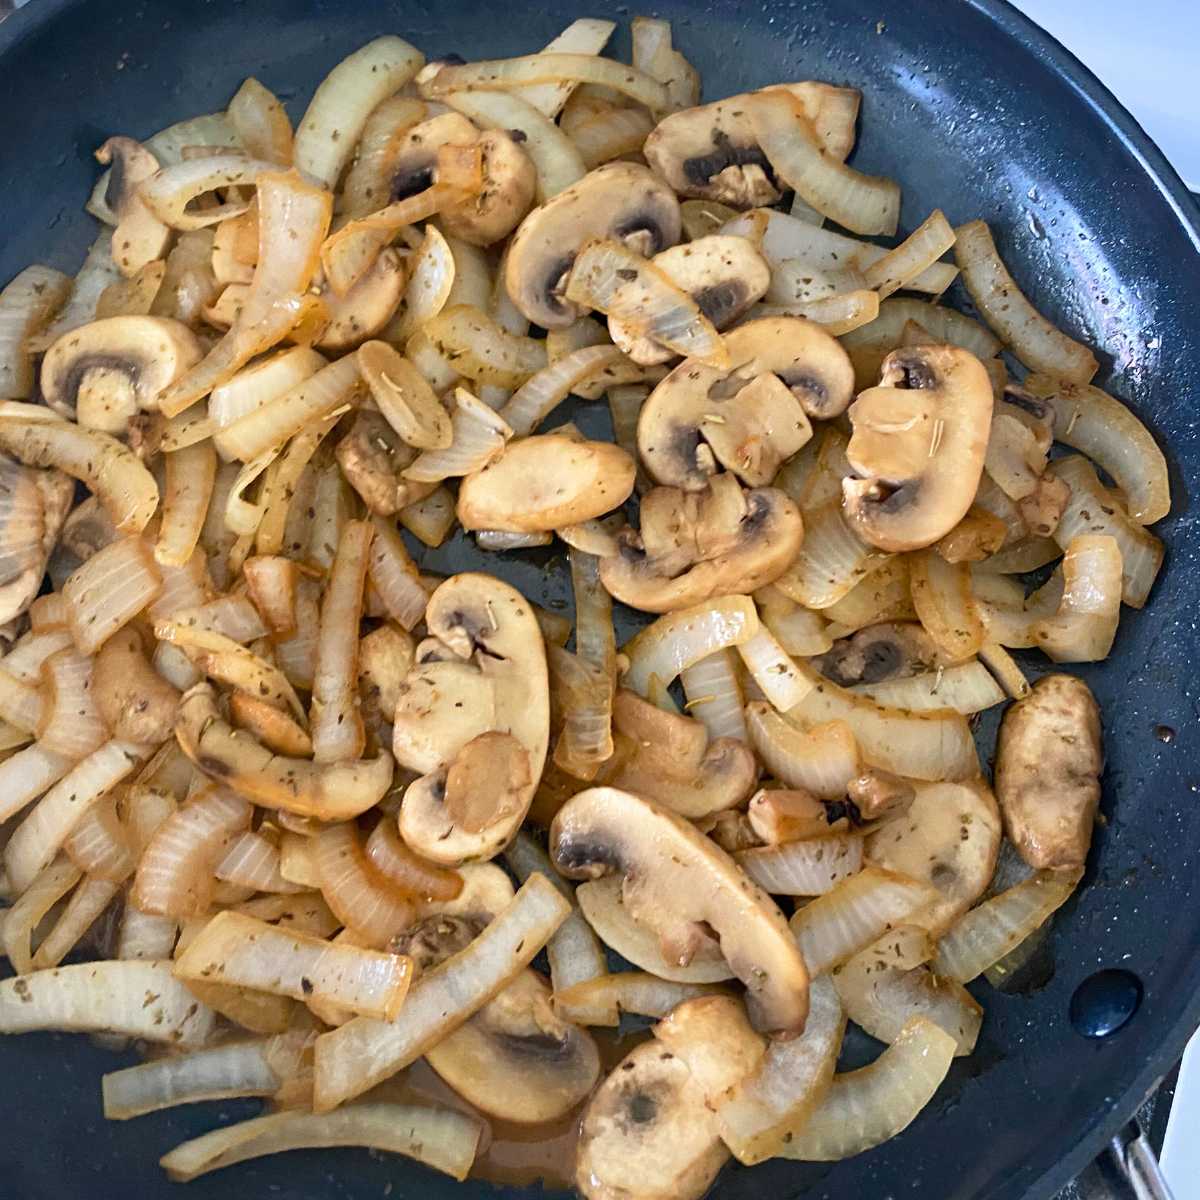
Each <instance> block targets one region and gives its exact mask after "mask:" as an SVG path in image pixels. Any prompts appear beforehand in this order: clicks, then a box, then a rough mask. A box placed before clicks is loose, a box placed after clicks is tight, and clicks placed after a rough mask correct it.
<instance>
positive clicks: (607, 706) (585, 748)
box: [546, 646, 613, 779]
mask: <svg viewBox="0 0 1200 1200" xmlns="http://www.w3.org/2000/svg"><path fill="white" fill-rule="evenodd" d="M546 663H547V666H548V667H549V670H550V688H551V696H552V699H553V704H554V707H555V710H556V712H558V713H559V714H560V715H561V719H562V735H561V736H560V737H559V740H558V744H557V745H556V746H555V749H554V761H555V762H556V763H557V764H558V766H560V767H561V768H562V769H563V770H564V771H566V772H567V773H568V774H570V775H574V776H575V777H576V778H577V779H594V778H595V775H596V771H597V769H598V768H599V766H600V764H601V763H604V762H607V761H608V759H610V758H611V757H612V754H613V739H612V696H613V686H612V677H611V676H609V675H608V674H606V673H605V672H603V671H601V670H600V669H599V668H598V667H597V666H596V665H595V664H594V663H590V662H585V661H584V660H583V659H582V658H580V657H579V656H578V655H577V654H572V653H570V652H569V651H567V650H564V649H562V647H560V646H547V647H546Z"/></svg>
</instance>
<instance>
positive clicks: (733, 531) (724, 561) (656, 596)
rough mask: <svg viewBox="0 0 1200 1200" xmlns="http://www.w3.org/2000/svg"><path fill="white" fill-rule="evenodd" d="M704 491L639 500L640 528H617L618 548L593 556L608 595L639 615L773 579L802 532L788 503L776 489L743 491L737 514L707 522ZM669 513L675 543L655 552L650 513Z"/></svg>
mask: <svg viewBox="0 0 1200 1200" xmlns="http://www.w3.org/2000/svg"><path fill="white" fill-rule="evenodd" d="M707 495H708V494H707V493H700V495H699V501H700V503H697V499H698V498H697V496H696V494H695V493H687V492H681V491H679V490H678V489H676V488H655V489H653V490H652V491H651V492H649V493H648V494H647V495H646V496H645V497H643V500H642V532H641V533H640V534H638V533H636V532H634V531H633V530H631V529H626V530H622V532H621V533H619V534H618V535H617V545H618V551H617V553H616V554H612V555H609V556H608V557H607V558H602V559H601V560H600V579H601V582H602V583H603V584H604V586H605V588H606V589H607V590H608V592H609V594H610V595H612V596H613V597H615V598H616V599H617V600H620V601H622V602H623V603H625V604H628V605H629V606H630V607H631V608H637V609H641V610H642V611H643V612H657V613H662V612H670V611H672V610H673V609H677V608H687V607H688V606H689V605H692V604H699V603H701V602H702V601H704V600H707V599H709V598H710V597H712V596H720V595H735V594H743V593H748V592H752V591H755V590H757V589H758V588H760V587H764V586H765V585H766V584H768V583H772V582H774V580H776V579H778V578H779V577H780V575H782V574H783V573H784V571H786V570H787V569H788V567H789V566H791V564H792V562H793V561H794V559H795V557H796V555H797V553H798V552H799V550H800V543H801V541H802V540H803V537H804V522H803V520H802V518H801V516H800V510H799V509H798V508H797V507H796V505H795V502H794V501H793V500H792V499H791V498H790V497H788V496H787V495H785V494H784V493H783V492H781V491H779V490H778V489H776V488H755V489H754V490H753V491H749V492H746V493H745V494H744V502H743V503H742V504H741V505H739V506H738V508H737V510H736V511H733V512H731V513H727V515H725V516H723V517H721V518H720V519H714V515H715V514H714V508H713V506H711V505H706V504H705V503H704V499H705V497H706V496H707ZM663 511H665V512H666V513H672V514H675V518H676V519H675V528H676V530H677V531H678V534H679V541H678V543H677V545H676V546H675V547H674V548H673V549H671V550H669V551H668V552H667V553H665V554H656V553H653V552H652V551H653V550H654V549H655V548H656V546H655V543H654V540H653V536H652V532H651V530H652V526H650V525H649V524H648V522H649V520H650V517H651V516H653V517H654V518H655V521H656V522H657V520H658V513H660V512H663Z"/></svg>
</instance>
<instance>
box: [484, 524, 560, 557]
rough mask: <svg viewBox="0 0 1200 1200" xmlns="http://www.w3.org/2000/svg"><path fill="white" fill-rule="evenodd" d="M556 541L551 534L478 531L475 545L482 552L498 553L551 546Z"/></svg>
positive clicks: (501, 530) (491, 530)
mask: <svg viewBox="0 0 1200 1200" xmlns="http://www.w3.org/2000/svg"><path fill="white" fill-rule="evenodd" d="M552 541H554V535H553V534H551V533H509V532H508V530H506V529H477V530H476V531H475V544H476V545H477V546H478V547H479V548H480V550H492V551H495V552H497V553H499V552H502V551H504V550H530V549H532V548H533V547H535V546H549V545H550V543H551V542H552Z"/></svg>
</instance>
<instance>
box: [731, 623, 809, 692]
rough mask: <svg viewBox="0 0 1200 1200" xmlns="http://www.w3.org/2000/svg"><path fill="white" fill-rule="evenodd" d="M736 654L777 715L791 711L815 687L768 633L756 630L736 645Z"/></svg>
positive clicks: (760, 629) (766, 630) (768, 631)
mask: <svg viewBox="0 0 1200 1200" xmlns="http://www.w3.org/2000/svg"><path fill="white" fill-rule="evenodd" d="M737 651H738V654H740V655H741V658H742V662H743V663H744V664H745V666H746V670H747V671H749V672H750V676H751V678H752V679H753V680H754V682H755V683H756V684H758V686H759V689H760V690H761V691H762V694H763V695H764V696H765V697H766V698H767V699H768V700H770V702H771V703H772V704H773V705H774V706H775V707H776V708H777V709H779V710H780V711H781V712H787V711H788V709H791V708H795V706H796V705H797V704H799V703H800V701H801V700H803V699H804V697H805V696H807V695H808V693H809V692H810V691H812V689H813V687H815V686H816V685H815V682H814V681H813V679H812V678H811V676H809V675H805V674H802V673H801V672H800V671H799V670H798V668H797V667H796V664H795V662H794V661H793V660H792V658H791V656H790V655H788V654H787V653H786V651H785V650H784V649H783V647H782V646H781V645H780V644H779V643H778V642H777V641H776V640H775V637H774V635H773V634H772V633H771V631H770V630H769V629H766V628H764V627H761V626H760V627H759V630H758V632H757V633H756V634H755V635H754V636H753V637H752V638H750V639H749V640H747V641H745V642H741V643H739V645H738V648H737Z"/></svg>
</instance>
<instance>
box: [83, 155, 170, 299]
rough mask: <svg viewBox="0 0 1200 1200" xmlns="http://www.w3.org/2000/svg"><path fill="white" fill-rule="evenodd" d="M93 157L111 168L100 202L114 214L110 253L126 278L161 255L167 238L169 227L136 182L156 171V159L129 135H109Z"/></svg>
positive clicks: (163, 252) (140, 181) (165, 247)
mask: <svg viewBox="0 0 1200 1200" xmlns="http://www.w3.org/2000/svg"><path fill="white" fill-rule="evenodd" d="M96 159H97V161H99V162H101V163H103V164H104V165H106V166H108V165H109V164H111V169H110V171H109V173H108V187H107V188H106V189H105V192H104V202H105V204H107V205H108V208H109V211H110V212H111V213H112V214H113V215H114V216H115V217H116V225H117V227H116V229H114V230H113V236H112V256H113V262H114V263H115V264H116V266H117V269H118V270H119V271H120V272H121V274H122V275H124V276H125V278H126V279H129V278H131V277H132V276H134V275H136V274H137V273H138V272H139V271H140V270H141V269H142V268H143V267H144V266H145V265H146V264H147V263H149V262H153V261H154V260H155V259H156V258H162V257H163V255H164V254H165V253H166V250H167V245H168V243H169V242H170V240H171V230H170V227H169V226H167V225H165V224H164V223H163V222H162V221H160V220H159V219H158V217H156V216H155V215H154V213H152V212H151V211H150V209H149V208H148V207H147V206H146V203H145V201H144V200H143V199H142V197H141V194H140V193H139V190H138V185H139V184H140V183H142V182H144V181H145V180H147V179H149V178H150V177H151V176H152V175H154V174H155V173H156V172H157V171H158V167H159V163H158V159H157V158H155V157H154V155H153V154H151V153H150V151H149V150H147V149H146V147H145V146H143V145H142V144H141V142H136V141H134V140H133V138H127V137H113V138H109V139H108V141H107V142H105V143H104V145H103V146H101V147H100V149H99V150H97V151H96Z"/></svg>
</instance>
